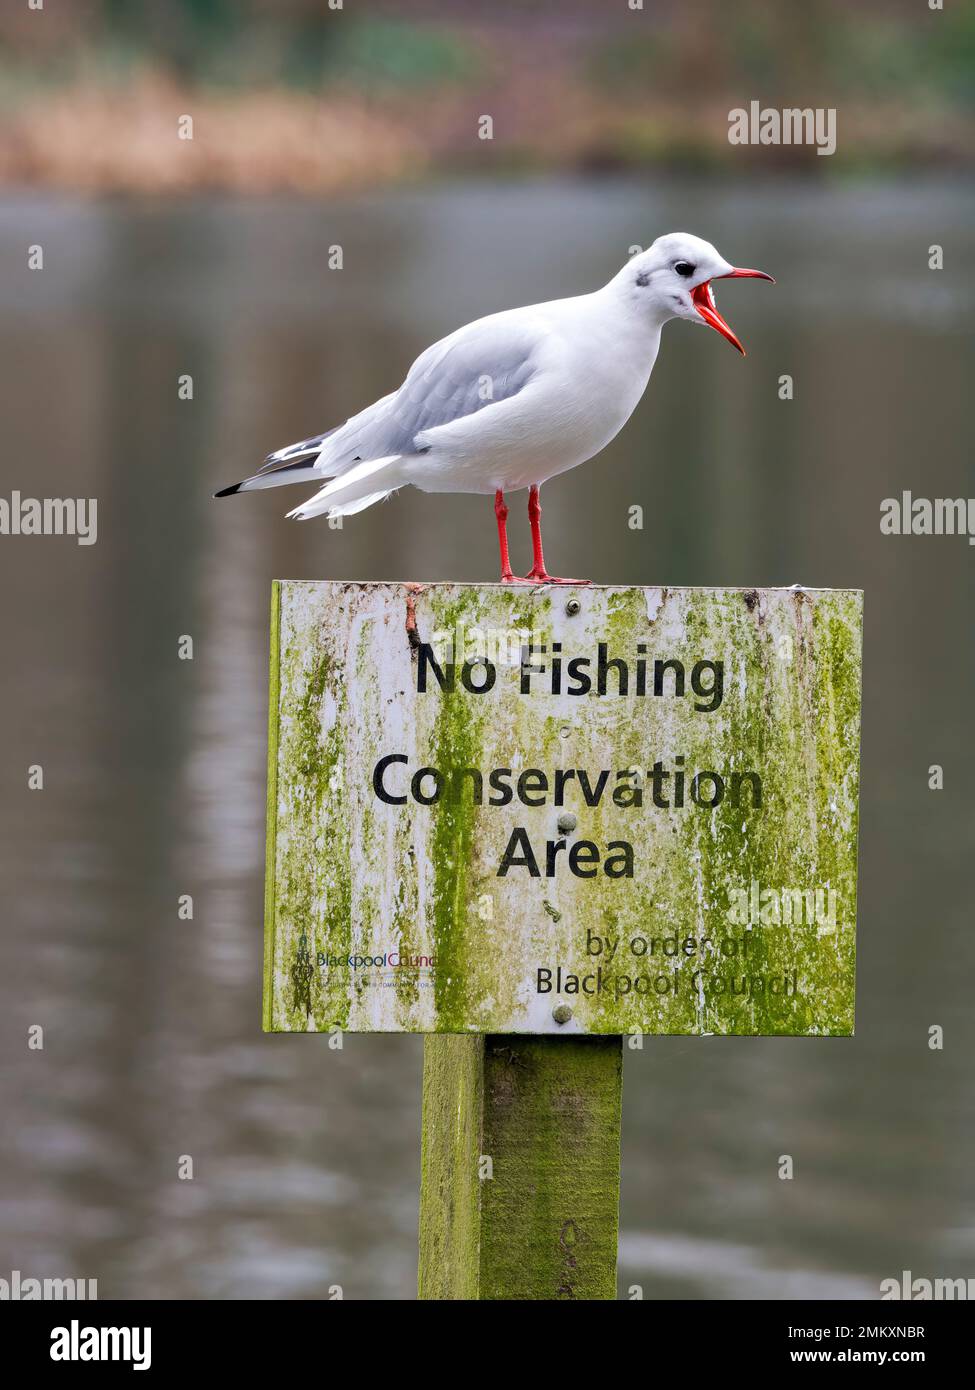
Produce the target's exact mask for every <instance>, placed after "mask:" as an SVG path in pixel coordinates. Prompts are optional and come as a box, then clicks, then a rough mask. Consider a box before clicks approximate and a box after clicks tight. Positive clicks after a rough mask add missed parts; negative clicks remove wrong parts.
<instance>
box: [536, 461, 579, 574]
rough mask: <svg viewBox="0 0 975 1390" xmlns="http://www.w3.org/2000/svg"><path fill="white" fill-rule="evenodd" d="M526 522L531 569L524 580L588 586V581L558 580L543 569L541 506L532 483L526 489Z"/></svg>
mask: <svg viewBox="0 0 975 1390" xmlns="http://www.w3.org/2000/svg"><path fill="white" fill-rule="evenodd" d="M528 521H529V524H530V526H531V528H532V567H531V573H530V574H526V575H525V578H526V579H529V580H531V581H532V583H534V584H588V583H589V580H588V579H558V578H556V576H555V575H554V574H549V572H548V570H547V569H546V568H545V556H544V554H543V553H542V504H541V501H540V499H539V496H538V488H537V486H536V485H535V484H534V483H533V484H532V486H531V487H530V488H529V489H528Z"/></svg>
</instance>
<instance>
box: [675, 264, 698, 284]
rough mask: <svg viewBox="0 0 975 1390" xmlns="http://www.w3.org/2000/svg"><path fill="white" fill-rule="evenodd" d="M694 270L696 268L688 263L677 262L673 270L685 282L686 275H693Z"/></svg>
mask: <svg viewBox="0 0 975 1390" xmlns="http://www.w3.org/2000/svg"><path fill="white" fill-rule="evenodd" d="M696 268H697V267H696V266H693V265H691V263H690V261H678V262H677V264H676V265H675V266H674V269H675V270H676V271H677V274H678V275H683V276H684V278H685V280H686V278H687V277H688V275H693V274H694V271H695V270H696Z"/></svg>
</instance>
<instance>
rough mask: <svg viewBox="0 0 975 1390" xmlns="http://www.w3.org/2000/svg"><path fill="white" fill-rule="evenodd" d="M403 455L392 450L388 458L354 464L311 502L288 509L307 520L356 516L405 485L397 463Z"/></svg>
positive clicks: (297, 518)
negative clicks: (311, 518)
mask: <svg viewBox="0 0 975 1390" xmlns="http://www.w3.org/2000/svg"><path fill="white" fill-rule="evenodd" d="M401 457H402V455H400V454H389V455H388V456H387V457H386V458H381V459H366V460H365V461H364V462H362V463H357V464H356V465H355V467H354V468H350V469H349V471H348V472H347V473H343V474H342V475H341V476H340V477H338V478H333V479H332V480H331V482H329V483H326V484H325V486H324V487H323V488H322V489H321V490H320V491H319V492H316V493H315V495H314V497H310V498H309V499H308V501H307V502H303V503H302V504H301V506H300V507H295V509H294V511H291V512H289V513H288V516H289V517H293V518H294V520H295V521H307V520H308V518H309V517H312V516H321V515H322V513H323V512H325V513H326V514H327V515H328V516H354V515H355V513H356V512H361V511H364V510H365V509H366V507H371V506H372V505H373V503H374V502H381V501H382V500H383V498H384V497H388V496H389V494H390V493H391V492H394V491H395V490H396V488H398V487H400V486H402V483H403V479H402V478H401V477H400V475H399V469H398V467H397V465H398V464H399V462H400V459H401ZM319 476H321V475H319Z"/></svg>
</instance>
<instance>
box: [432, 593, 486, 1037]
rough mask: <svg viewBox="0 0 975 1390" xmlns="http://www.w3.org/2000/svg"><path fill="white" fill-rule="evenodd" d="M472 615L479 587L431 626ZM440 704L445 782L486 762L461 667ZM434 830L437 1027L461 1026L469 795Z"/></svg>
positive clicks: (473, 818)
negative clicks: (455, 772) (459, 772)
mask: <svg viewBox="0 0 975 1390" xmlns="http://www.w3.org/2000/svg"><path fill="white" fill-rule="evenodd" d="M467 616H471V617H472V619H473V620H474V621H475V622H476V619H477V600H476V593H475V592H472V593H470V594H464V595H462V596H461V597H460V598H458V599H456V600H455V601H454V602H448V603H441V604H438V605H437V606H436V607H435V613H434V626H435V629H436V630H437V631H440V632H452V631H455V630H456V629H457V628H458V627H459V626H461V625H462V624H463V622H464V619H465V617H467ZM437 698H438V699H439V701H440V706H439V709H438V712H437V716H436V721H435V724H434V731H433V739H432V750H431V765H432V766H433V767H436V768H439V769H440V771H441V772H442V773H443V774H444V776H445V778H446V781H447V782H448V783H449V781H450V777H451V773H453V772H454V771H457V770H459V769H461V768H468V767H470V768H481V769H483V766H484V763H483V757H482V751H481V725H482V721H483V718H484V716H483V714H482V713H481V711H480V707H479V704H478V701H477V699H476V697H475V698H472V696H471V695H470V694H469V693H468V692H467V691H466V690H465V689H464V688H463V685H462V684H461V681H460V678H459V673H457V679H456V681H455V685H454V689H453V690H443V691H439V692H438V696H437ZM432 812H433V815H432V820H433V833H432V839H431V845H430V857H431V860H432V863H433V879H434V889H433V916H434V923H433V935H434V941H435V944H436V960H437V966H436V973H435V976H434V981H435V983H434V999H435V1003H436V1013H437V1028H438V1030H439V1031H441V1032H456V1033H462V1032H464V1031H466V1030H467V1028H468V1027H469V1026H470V1022H471V1019H472V1018H473V1017H474V1016H475V1014H476V1013H477V1012H478V1011H479V1007H480V1003H481V1001H480V1000H479V999H478V998H477V994H476V989H475V987H474V985H475V981H476V979H477V978H478V976H479V973H480V968H481V965H482V962H483V951H482V948H481V945H480V943H479V941H478V939H477V924H478V921H479V919H478V918H477V915H476V911H475V907H474V900H475V897H476V894H477V891H478V884H477V882H476V878H475V872H474V860H475V858H476V849H475V835H476V829H477V808H476V807H475V805H474V802H473V800H472V799H471V798H469V797H466V796H463V795H460V796H458V797H456V798H454V797H453V796H452V795H450V794H449V792H445V794H444V795H443V796H442V797H441V799H440V800H439V801H438V802H437V803H436V805H435V806H434V807H433V808H432Z"/></svg>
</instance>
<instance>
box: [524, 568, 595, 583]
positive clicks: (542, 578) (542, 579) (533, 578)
mask: <svg viewBox="0 0 975 1390" xmlns="http://www.w3.org/2000/svg"><path fill="white" fill-rule="evenodd" d="M522 582H523V583H525V584H591V583H592V580H591V579H560V578H559V577H558V575H555V574H547V573H546V571H545V570H542V572H541V573H540V574H539V573H538V572H537V571H535V570H532V572H531V574H526V575H525V578H524V580H523V581H522Z"/></svg>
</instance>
